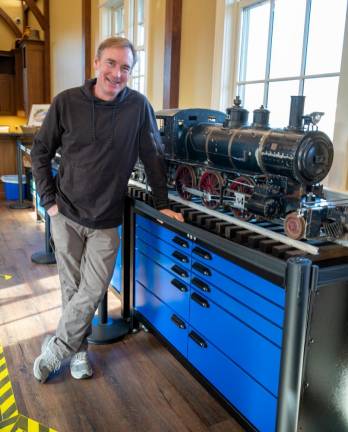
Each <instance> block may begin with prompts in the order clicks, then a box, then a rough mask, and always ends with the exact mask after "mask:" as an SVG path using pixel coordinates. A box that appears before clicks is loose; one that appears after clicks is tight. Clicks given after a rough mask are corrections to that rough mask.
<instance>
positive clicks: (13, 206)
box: [10, 138, 32, 209]
mask: <svg viewBox="0 0 348 432" xmlns="http://www.w3.org/2000/svg"><path fill="white" fill-rule="evenodd" d="M21 146H22V143H21V141H20V139H19V138H17V141H16V159H17V173H18V201H17V202H15V203H12V204H10V208H11V209H28V208H31V207H32V205H31V203H28V202H25V201H24V200H23V177H22V176H23V169H22V148H21Z"/></svg>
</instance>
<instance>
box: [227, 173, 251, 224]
mask: <svg viewBox="0 0 348 432" xmlns="http://www.w3.org/2000/svg"><path fill="white" fill-rule="evenodd" d="M254 185H255V182H254V181H253V179H251V178H249V177H243V176H240V177H237V178H235V179H234V180H233V182H232V183H231V184H230V185H229V187H228V188H227V189H226V191H225V194H226V195H227V196H228V197H235V192H239V193H242V194H245V195H247V196H251V194H252V193H253V187H254ZM229 209H230V210H231V212H232V214H233V216H235V217H236V218H238V219H241V220H244V221H249V220H250V219H252V218H253V217H254V215H253V214H252V213H250V212H249V211H248V210H245V209H238V208H235V207H232V206H229Z"/></svg>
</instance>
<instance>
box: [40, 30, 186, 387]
mask: <svg viewBox="0 0 348 432" xmlns="http://www.w3.org/2000/svg"><path fill="white" fill-rule="evenodd" d="M135 62H136V53H135V50H134V47H133V45H132V44H131V43H130V42H129V41H128V40H127V39H125V38H118V37H117V38H116V37H113V38H109V39H106V40H105V41H104V42H102V43H101V44H100V46H99V48H98V51H97V55H96V58H95V62H94V66H95V70H96V75H97V78H96V79H94V80H89V81H87V82H86V84H85V85H84V86H82V87H78V88H73V89H69V90H66V91H64V92H62V93H60V94H59V95H58V96H56V98H55V99H54V101H53V103H52V105H51V107H50V110H49V112H48V114H47V116H46V118H45V121H44V123H43V125H42V127H41V129H40V131H39V133H38V135H37V136H36V138H35V140H34V145H33V149H32V152H31V157H32V164H33V174H34V177H35V181H36V184H37V188H38V192H39V195H40V198H41V203H42V205H43V206H44V207H45V209H46V210H47V213H48V214H49V216H50V217H51V224H52V235H53V239H54V243H55V248H56V249H55V250H56V259H57V266H58V273H59V278H60V283H61V289H62V316H61V318H60V321H59V323H58V327H57V330H56V334H55V335H54V336H48V337H46V339H45V340H44V342H43V345H42V348H41V354H40V355H39V356H38V357H37V358H36V360H35V362H34V376H35V378H36V379H37V380H39V381H40V382H42V383H43V382H45V381H46V380H47V378H48V377H49V375H50V374H51V373H52V372H53V371H57V370H58V369H59V368H60V366H61V362H62V360H63V359H64V358H67V357H70V356H72V358H71V361H70V370H71V374H72V376H73V377H74V378H76V379H81V378H88V377H90V376H92V374H93V372H92V368H91V365H90V363H89V360H88V354H87V348H88V344H87V336H88V335H89V334H90V332H91V322H92V319H93V316H94V313H95V311H96V309H97V306H98V304H99V303H100V301H101V300H102V299H103V297H104V294H105V292H106V290H107V287H108V285H109V283H110V280H111V276H112V273H113V268H114V264H115V258H116V254H117V249H118V245H119V239H118V234H117V228H116V227H117V226H118V225H120V224H121V222H122V210H123V203H124V197H125V195H126V192H127V182H128V179H129V177H130V175H131V172H132V169H133V167H134V164H135V162H136V160H137V158H138V156H139V157H140V159H141V160H142V162H143V164H144V166H145V170H146V173H147V176H148V179H149V183H150V185H151V188H152V193H153V198H154V204H155V207H156V208H157V209H159V210H160V211H161V212H162V213H163V214H165V215H167V216H169V217H172V218H175V219H177V220H179V221H183V218H182V216H181V214H179V213H175V212H173V211H171V210H170V209H168V208H167V207H168V198H167V188H166V172H165V165H164V161H163V154H162V147H161V144H160V137H159V133H158V129H157V125H156V119H155V116H154V112H153V109H152V107H151V105H150V104H149V102H148V101H147V99H146V98H145V97H144V96H143V95H141V94H140V93H138V92H136V91H134V90H131V89H130V88H128V87H127V81H128V79H129V76H130V74H131V71H132V68H133V67H134V64H135ZM58 147H60V148H61V150H60V153H61V164H60V167H59V172H58V175H57V179H56V180H55V181H54V180H53V178H52V175H51V159H52V157H53V156H54V154H55V152H56V150H57V149H58Z"/></svg>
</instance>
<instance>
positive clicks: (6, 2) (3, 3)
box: [0, 0, 22, 51]
mask: <svg viewBox="0 0 348 432" xmlns="http://www.w3.org/2000/svg"><path fill="white" fill-rule="evenodd" d="M0 8H2V9H3V10H4V11H5V12H6V13H7V15H9V16H10V17H11V18H12V21H13V22H14V21H15V19H16V18H17V17H18V18H20V19H22V6H21V3H20V2H19V1H14V0H0ZM17 27H18V29H19V30H20V32H22V24H20V25H17ZM15 39H16V36H15V34H14V33H12V31H11V30H10V29H9V27H8V26H7V24H5V22H4V20H3V19H2V18H1V19H0V50H2V51H9V50H11V49H13V48H14V47H15Z"/></svg>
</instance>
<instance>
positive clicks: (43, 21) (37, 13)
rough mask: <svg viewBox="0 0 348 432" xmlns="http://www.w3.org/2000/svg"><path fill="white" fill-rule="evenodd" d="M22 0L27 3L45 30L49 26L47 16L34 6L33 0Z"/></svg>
mask: <svg viewBox="0 0 348 432" xmlns="http://www.w3.org/2000/svg"><path fill="white" fill-rule="evenodd" d="M24 1H25V3H26V4H27V5H28V7H29V9H30V10H31V11H32V13H33V14H34V16H35V18H36V19H37V21H38V23H39V24H40V26H41V28H42V30H47V29H48V28H49V22H48V20H47V18H46V17H45V16H44V15H43V14H42V12H41V11H40V9H39V8H38V7H37V6H36V3H35V0H24Z"/></svg>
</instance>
